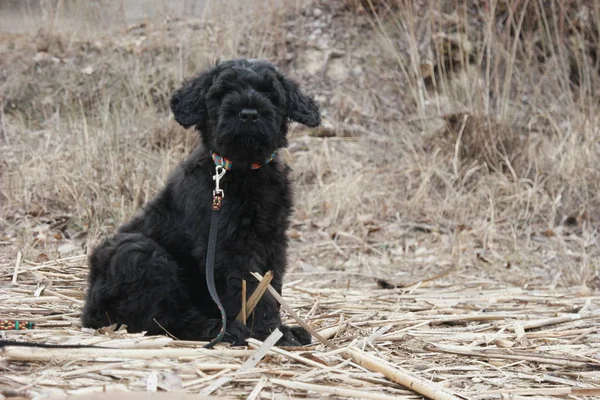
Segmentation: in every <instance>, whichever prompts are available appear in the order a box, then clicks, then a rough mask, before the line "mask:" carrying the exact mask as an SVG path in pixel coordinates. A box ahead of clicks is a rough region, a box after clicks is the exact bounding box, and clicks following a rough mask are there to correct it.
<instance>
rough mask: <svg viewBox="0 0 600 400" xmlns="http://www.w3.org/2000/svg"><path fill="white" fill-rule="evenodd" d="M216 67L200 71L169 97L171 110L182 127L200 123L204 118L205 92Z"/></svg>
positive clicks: (210, 83) (211, 80) (208, 87)
mask: <svg viewBox="0 0 600 400" xmlns="http://www.w3.org/2000/svg"><path fill="white" fill-rule="evenodd" d="M216 73H217V67H216V66H215V67H213V68H211V69H209V70H207V71H204V72H202V73H200V74H199V75H198V76H196V77H195V78H193V79H191V80H188V81H186V82H185V83H184V84H183V86H182V87H181V88H179V89H177V90H176V91H175V93H173V96H172V97H171V111H173V114H174V116H175V121H177V122H178V123H179V124H180V125H181V126H183V127H184V128H189V127H190V126H194V125H198V124H202V123H203V122H204V121H205V120H206V118H207V114H206V106H205V97H206V92H207V91H208V89H210V87H211V86H212V83H213V78H214V76H215V75H216Z"/></svg>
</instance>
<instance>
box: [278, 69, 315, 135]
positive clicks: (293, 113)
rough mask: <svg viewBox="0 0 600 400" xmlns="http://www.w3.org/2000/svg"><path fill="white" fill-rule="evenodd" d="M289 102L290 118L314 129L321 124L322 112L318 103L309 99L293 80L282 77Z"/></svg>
mask: <svg viewBox="0 0 600 400" xmlns="http://www.w3.org/2000/svg"><path fill="white" fill-rule="evenodd" d="M281 81H282V83H283V87H284V89H285V91H286V96H287V101H288V111H287V112H288V118H289V119H291V120H292V121H296V122H300V123H301V124H304V125H306V126H310V127H311V128H314V127H315V126H319V124H320V123H321V112H320V111H319V106H318V105H317V103H316V102H315V101H314V100H313V99H311V98H310V97H308V96H307V95H306V94H304V92H302V90H300V88H299V87H298V84H297V83H296V82H294V81H293V80H290V79H288V78H285V77H283V76H281Z"/></svg>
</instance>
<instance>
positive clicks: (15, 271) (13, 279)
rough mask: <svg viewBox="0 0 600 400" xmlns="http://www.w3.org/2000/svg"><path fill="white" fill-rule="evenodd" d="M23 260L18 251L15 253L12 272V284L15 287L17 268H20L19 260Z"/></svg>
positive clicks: (21, 254) (17, 274)
mask: <svg viewBox="0 0 600 400" xmlns="http://www.w3.org/2000/svg"><path fill="white" fill-rule="evenodd" d="M22 258H23V253H21V252H20V251H19V252H18V253H17V260H16V261H15V269H14V271H13V276H12V280H11V282H12V284H13V285H16V284H17V278H18V276H19V267H20V266H21V259H22Z"/></svg>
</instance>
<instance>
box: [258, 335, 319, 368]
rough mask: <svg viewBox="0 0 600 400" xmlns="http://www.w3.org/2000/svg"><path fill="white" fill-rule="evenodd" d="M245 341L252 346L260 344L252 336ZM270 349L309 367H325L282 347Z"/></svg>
mask: <svg viewBox="0 0 600 400" xmlns="http://www.w3.org/2000/svg"><path fill="white" fill-rule="evenodd" d="M246 341H247V342H248V343H249V344H250V345H253V346H254V347H258V346H260V345H261V342H260V341H259V340H256V339H253V338H250V339H247V340H246ZM271 351H272V352H273V353H276V354H280V355H282V356H285V357H287V358H289V359H291V360H295V361H298V362H300V363H302V364H305V365H308V366H309V367H316V368H327V365H323V364H321V363H318V362H316V361H313V360H310V359H308V358H306V357H302V356H301V355H299V354H296V353H294V352H291V351H287V350H284V349H282V348H279V347H273V348H272V349H271Z"/></svg>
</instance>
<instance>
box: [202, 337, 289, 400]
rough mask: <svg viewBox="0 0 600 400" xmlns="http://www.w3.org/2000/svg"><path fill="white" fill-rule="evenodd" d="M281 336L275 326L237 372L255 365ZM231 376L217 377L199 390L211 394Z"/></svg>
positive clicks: (231, 377)
mask: <svg viewBox="0 0 600 400" xmlns="http://www.w3.org/2000/svg"><path fill="white" fill-rule="evenodd" d="M282 336H283V333H281V331H280V330H279V329H277V328H275V330H274V331H273V332H272V333H271V334H270V335H269V337H268V338H267V339H265V341H264V342H263V343H262V344H261V346H260V347H259V348H258V350H257V351H256V352H254V354H252V356H250V358H248V359H247V360H246V361H244V363H243V364H242V365H241V366H240V368H239V369H238V370H237V374H242V373H244V372H248V371H250V370H251V369H252V368H254V367H256V365H257V364H258V363H259V362H260V361H261V360H262V359H263V358H264V357H265V356H266V355H267V353H268V352H269V350H271V348H273V346H275V343H277V341H278V340H279V339H280V338H281V337H282ZM233 378H234V376H231V375H230V376H223V377H221V378H219V379H218V380H216V381H215V382H213V383H212V384H211V385H210V386H209V387H207V388H206V389H204V390H202V391H201V392H200V394H201V395H204V396H208V395H209V394H211V393H212V392H214V391H215V390H217V389H218V388H220V387H221V386H223V385H225V384H226V383H228V382H230V381H231V380H233Z"/></svg>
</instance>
